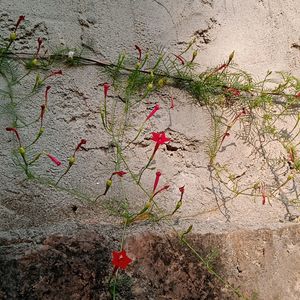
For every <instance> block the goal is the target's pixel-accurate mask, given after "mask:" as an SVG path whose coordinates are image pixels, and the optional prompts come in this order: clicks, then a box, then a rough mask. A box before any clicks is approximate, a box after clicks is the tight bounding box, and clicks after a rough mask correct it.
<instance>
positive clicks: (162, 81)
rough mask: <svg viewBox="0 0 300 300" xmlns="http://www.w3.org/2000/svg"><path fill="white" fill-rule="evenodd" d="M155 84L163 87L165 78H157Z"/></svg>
mask: <svg viewBox="0 0 300 300" xmlns="http://www.w3.org/2000/svg"><path fill="white" fill-rule="evenodd" d="M157 84H158V86H159V87H163V86H164V85H165V84H166V79H165V78H161V79H159V80H158V83H157Z"/></svg>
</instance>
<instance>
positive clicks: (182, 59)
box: [173, 54, 185, 65]
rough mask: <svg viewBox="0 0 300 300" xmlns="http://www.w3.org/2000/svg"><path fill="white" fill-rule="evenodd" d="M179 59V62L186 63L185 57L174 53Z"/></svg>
mask: <svg viewBox="0 0 300 300" xmlns="http://www.w3.org/2000/svg"><path fill="white" fill-rule="evenodd" d="M173 55H174V56H175V57H176V58H177V59H178V60H179V62H180V63H181V64H182V65H184V63H185V61H184V58H183V57H182V56H181V55H176V54H173Z"/></svg>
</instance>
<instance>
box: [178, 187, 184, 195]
mask: <svg viewBox="0 0 300 300" xmlns="http://www.w3.org/2000/svg"><path fill="white" fill-rule="evenodd" d="M179 191H180V193H181V194H183V193H184V186H182V187H180V188H179Z"/></svg>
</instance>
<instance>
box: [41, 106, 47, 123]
mask: <svg viewBox="0 0 300 300" xmlns="http://www.w3.org/2000/svg"><path fill="white" fill-rule="evenodd" d="M45 108H46V106H45V104H42V105H41V113H40V119H41V127H42V126H43V119H44V115H45Z"/></svg>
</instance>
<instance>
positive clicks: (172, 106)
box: [170, 96, 174, 109]
mask: <svg viewBox="0 0 300 300" xmlns="http://www.w3.org/2000/svg"><path fill="white" fill-rule="evenodd" d="M173 108H174V97H173V96H172V97H171V106H170V109H173Z"/></svg>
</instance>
